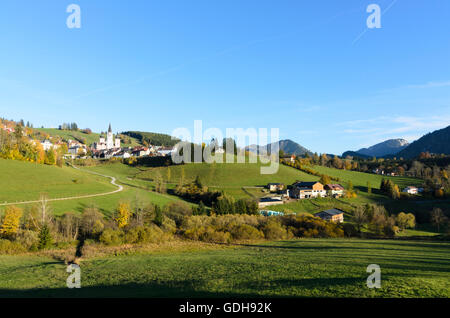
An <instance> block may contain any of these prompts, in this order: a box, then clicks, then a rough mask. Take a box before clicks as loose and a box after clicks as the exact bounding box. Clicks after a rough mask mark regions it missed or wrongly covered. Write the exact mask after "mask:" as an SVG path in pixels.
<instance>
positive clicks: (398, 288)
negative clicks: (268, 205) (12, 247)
mask: <svg viewBox="0 0 450 318" xmlns="http://www.w3.org/2000/svg"><path fill="white" fill-rule="evenodd" d="M369 264H378V265H379V266H380V267H381V288H380V289H369V288H367V287H366V279H367V277H368V275H369V274H368V273H366V268H367V266H368V265H369ZM65 269H66V266H65V265H64V264H63V263H61V262H59V261H55V260H53V259H51V258H46V257H38V256H30V255H27V256H0V297H55V296H61V297H224V296H226V297H233V296H234V297H256V296H263V297H450V243H448V242H447V243H444V242H431V241H430V242H424V241H403V240H371V241H369V240H358V239H354V240H349V239H346V240H344V239H300V240H292V241H282V242H265V243H260V244H254V245H247V246H240V247H237V248H231V249H224V248H222V247H219V248H218V249H215V250H203V251H202V250H199V251H193V250H189V251H186V252H181V251H175V252H171V253H164V252H161V253H151V254H145V253H141V254H131V255H121V256H106V257H98V258H92V259H87V260H84V261H83V262H82V265H81V271H82V274H81V284H82V288H81V289H78V290H75V289H73V290H70V289H68V288H66V286H65V281H66V278H67V275H68V274H67V273H66V271H65Z"/></svg>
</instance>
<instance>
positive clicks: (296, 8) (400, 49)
mask: <svg viewBox="0 0 450 318" xmlns="http://www.w3.org/2000/svg"><path fill="white" fill-rule="evenodd" d="M71 3H75V4H78V5H80V7H81V23H82V27H81V29H68V28H67V27H66V18H67V16H68V13H66V7H67V6H68V5H69V4H71ZM370 3H376V4H379V5H380V7H381V9H382V10H384V11H385V12H384V13H383V14H382V16H381V25H382V27H381V29H370V30H366V19H367V17H368V15H369V13H366V7H367V5H369V4H370ZM386 9H387V10H386ZM449 12H450V2H449V1H445V0H441V1H438V0H428V1H406V0H397V1H395V2H394V0H371V1H356V0H346V1H331V0H330V1H323V0H318V1H300V0H295V1H284V0H281V1H274V0H271V1H266V0H251V1H250V0H239V1H237V0H226V1H225V0H208V1H206V0H205V1H198V0H189V1H181V0H176V1H173V0H172V1H170V0H169V1H166V0H165V1H150V0H140V1H138V0H135V1H124V0H120V1H119V0H115V1H111V0H109V1H104V0H89V1H87V0H69V1H63V0H58V1H55V0H45V1H42V0H39V1H37V0H35V1H31V0H28V1H22V0H14V1H12V0H6V1H2V4H1V8H0V30H1V34H2V37H1V39H2V46H1V50H0V116H1V117H6V118H8V119H15V120H19V119H21V118H23V119H24V120H25V121H27V120H29V121H30V122H32V123H33V124H34V125H35V126H41V125H44V126H45V127H57V125H58V124H60V123H62V122H68V121H70V122H73V121H74V122H77V123H78V125H79V126H80V127H83V128H84V127H89V128H91V129H93V130H94V131H103V130H106V129H107V126H108V124H109V123H110V122H111V124H112V126H113V130H114V131H125V130H142V131H154V132H163V133H171V132H172V131H173V130H174V129H175V128H178V127H187V128H189V129H191V130H192V129H193V121H194V120H196V119H200V120H203V126H204V128H209V127H217V128H219V129H222V130H223V131H225V128H227V127H230V128H238V127H242V128H250V127H254V128H265V127H267V128H271V127H277V128H279V129H280V138H281V139H285V138H289V139H292V140H294V141H296V142H298V143H300V144H301V145H303V146H305V147H306V148H308V149H310V150H312V151H317V152H327V153H337V154H340V153H342V152H343V151H345V150H349V149H351V150H356V149H359V148H361V147H365V146H369V145H372V144H374V143H377V142H380V141H383V140H385V139H389V138H405V139H407V140H409V141H411V140H414V139H417V138H418V137H420V136H421V135H423V134H425V133H428V132H431V131H433V130H435V129H439V128H443V127H445V126H447V125H449V124H450V59H449V57H450V38H449V34H450V19H449ZM365 30H366V31H365ZM362 32H364V33H362ZM361 34H362V36H360V35H361Z"/></svg>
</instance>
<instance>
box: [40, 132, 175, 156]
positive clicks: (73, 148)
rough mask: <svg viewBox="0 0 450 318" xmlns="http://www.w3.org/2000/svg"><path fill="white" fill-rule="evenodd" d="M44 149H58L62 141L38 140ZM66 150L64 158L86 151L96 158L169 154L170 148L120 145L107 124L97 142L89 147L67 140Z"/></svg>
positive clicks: (80, 154) (82, 153)
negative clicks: (106, 130)
mask: <svg viewBox="0 0 450 318" xmlns="http://www.w3.org/2000/svg"><path fill="white" fill-rule="evenodd" d="M40 143H41V145H42V147H43V149H44V150H45V151H47V150H50V149H58V148H59V147H61V145H62V144H64V143H62V142H59V143H56V144H54V143H52V142H51V141H50V140H49V139H44V140H42V141H40ZM67 149H68V152H67V154H66V155H65V157H66V158H77V157H80V158H83V157H86V156H87V154H88V152H89V151H90V153H91V154H92V158H96V159H110V158H124V159H126V158H130V157H144V156H170V155H171V153H172V150H173V149H172V148H168V147H162V146H152V145H150V146H148V147H144V146H136V147H121V141H120V138H118V135H116V136H114V135H113V133H112V129H111V125H109V128H108V132H107V134H106V137H104V136H100V138H99V141H98V142H94V143H93V144H92V146H91V147H88V146H87V145H85V144H83V143H81V142H79V141H77V140H70V139H69V140H68V141H67Z"/></svg>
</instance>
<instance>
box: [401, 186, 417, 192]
mask: <svg viewBox="0 0 450 318" xmlns="http://www.w3.org/2000/svg"><path fill="white" fill-rule="evenodd" d="M403 192H406V193H409V194H417V193H418V192H419V189H417V188H416V187H413V186H408V187H406V188H404V189H403Z"/></svg>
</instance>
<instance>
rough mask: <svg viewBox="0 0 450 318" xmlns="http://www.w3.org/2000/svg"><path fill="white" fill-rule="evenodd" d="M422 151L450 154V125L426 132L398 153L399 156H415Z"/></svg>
mask: <svg viewBox="0 0 450 318" xmlns="http://www.w3.org/2000/svg"><path fill="white" fill-rule="evenodd" d="M421 152H429V153H435V154H447V155H448V154H450V126H448V127H446V128H443V129H440V130H436V131H433V132H432V133H429V134H426V135H425V136H423V137H422V138H420V139H418V140H416V141H414V142H413V143H411V144H410V145H409V146H408V147H406V148H405V149H403V150H402V151H400V152H399V153H397V157H403V158H414V157H417V156H418V155H419V154H420V153H421Z"/></svg>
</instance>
